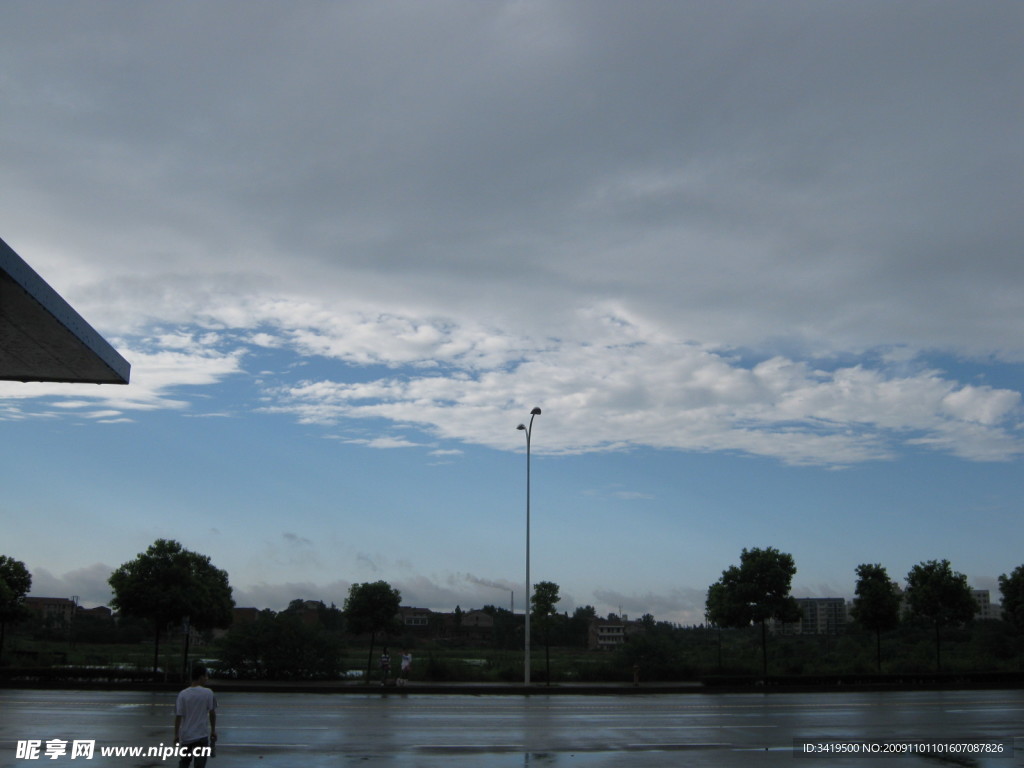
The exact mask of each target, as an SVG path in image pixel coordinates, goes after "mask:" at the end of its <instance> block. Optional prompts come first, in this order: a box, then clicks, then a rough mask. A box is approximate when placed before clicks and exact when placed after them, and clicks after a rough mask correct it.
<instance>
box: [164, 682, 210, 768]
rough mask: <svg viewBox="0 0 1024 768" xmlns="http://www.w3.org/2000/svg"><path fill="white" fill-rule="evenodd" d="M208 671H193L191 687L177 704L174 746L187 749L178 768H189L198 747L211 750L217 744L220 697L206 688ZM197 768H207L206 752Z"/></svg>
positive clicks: (200, 757) (175, 704)
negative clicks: (218, 702) (218, 700)
mask: <svg viewBox="0 0 1024 768" xmlns="http://www.w3.org/2000/svg"><path fill="white" fill-rule="evenodd" d="M208 682H210V678H209V676H208V674H207V672H206V667H204V666H202V665H200V664H196V665H195V666H194V667H192V684H191V685H190V686H189V687H188V688H186V689H185V690H183V691H182V692H181V693H179V694H178V698H177V700H176V701H175V702H174V743H175V744H179V745H181V746H182V747H184V748H185V749H186V750H187V751H186V752H185V756H184V757H182V758H181V759H180V760H179V761H178V768H189V766H190V765H191V764H192V753H193V752H194V751H195V749H196V748H197V747H212V746H213V744H214V742H215V741H216V740H217V697H216V696H214V695H213V691H211V690H210V689H209V688H207V687H206V684H207V683H208ZM195 761H196V763H195V768H206V750H203V754H202V755H197V756H196V758H195Z"/></svg>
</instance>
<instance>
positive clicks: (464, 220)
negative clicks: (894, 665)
mask: <svg viewBox="0 0 1024 768" xmlns="http://www.w3.org/2000/svg"><path fill="white" fill-rule="evenodd" d="M1022 31H1024V5H1021V4H1020V3H1019V2H1016V0H1013V1H1010V0H1007V1H1006V2H1000V1H998V0H995V1H991V2H989V1H984V2H978V3H966V2H944V1H942V0H939V1H938V2H936V1H935V0H927V2H924V1H920V2H919V1H918V0H904V2H900V3H892V2H889V0H883V1H879V2H875V1H874V0H859V1H858V2H856V3H849V2H839V1H838V0H837V1H835V2H832V1H830V0H824V2H823V1H822V0H813V1H812V0H808V1H807V2H803V1H798V0H779V1H778V2H772V3H764V2H760V1H757V2H743V1H741V0H738V1H737V2H730V3H706V2H686V1H684V0H680V1H678V2H663V1H661V0H658V1H654V0H638V1H637V2H629V3H622V2H609V1H606V0H586V2H583V1H582V0H581V1H574V0H567V1H559V2H541V1H537V0H515V1H509V2H498V1H497V0H495V1H493V2H491V1H487V0H485V1H484V2H480V1H479V0H465V1H458V2H456V1H449V0H430V2H419V1H416V2H413V1H411V0H410V1H408V2H402V1H396V2H388V1H385V2H377V1H376V0H374V1H373V2H369V1H368V2H358V1H357V2H323V1H322V0H317V1H312V0H290V1H289V2H287V3H286V2H266V3H258V4H252V3H249V2H241V1H238V2H235V1H227V0H213V2H184V3H138V2H134V1H133V2H124V1H123V0H112V1H111V2H105V3H93V2H75V1H74V0H73V1H72V2H67V3H62V4H60V5H59V6H56V7H55V6H53V5H50V4H40V3H36V2H32V1H31V0H10V1H9V2H5V3H3V4H2V5H0V179H2V180H3V183H2V184H0V237H2V238H3V239H4V240H5V241H6V242H7V243H8V244H9V245H10V246H11V247H12V248H13V249H14V250H15V251H16V252H17V253H18V254H19V255H20V256H21V257H22V258H23V259H25V261H26V262H28V263H29V264H30V265H31V266H32V267H33V268H34V269H35V270H36V271H37V272H38V273H39V274H40V275H41V276H42V277H43V278H44V279H45V280H46V281H47V282H48V283H49V284H50V285H51V286H52V287H53V288H54V289H55V290H57V291H58V292H59V293H60V294H61V295H62V296H63V297H64V298H65V299H66V300H67V301H68V302H69V303H70V304H71V305H72V306H73V307H75V309H76V310H77V311H78V312H79V313H80V314H81V315H82V316H83V317H84V318H85V319H86V320H87V321H88V322H89V323H90V324H91V325H92V326H93V327H94V328H96V329H97V330H98V331H99V332H100V333H101V334H103V336H104V337H105V338H106V339H107V340H108V341H110V342H111V344H113V345H114V347H115V348H116V349H117V350H118V351H119V352H120V353H121V354H122V355H123V356H124V357H125V358H126V359H127V360H128V361H129V362H130V363H131V365H132V375H131V383H130V384H129V385H128V386H114V385H102V386H96V385H73V384H39V383H18V382H0V434H2V435H3V439H2V440H0V487H2V489H3V491H2V493H0V526H2V532H3V533H2V539H0V554H5V555H7V556H9V557H13V558H15V559H18V560H21V561H23V562H24V563H25V564H26V566H27V567H28V568H29V570H30V571H31V572H32V576H33V588H32V592H31V594H33V595H38V596H50V597H68V596H72V595H74V596H77V597H78V598H79V599H80V601H81V602H82V603H83V604H85V605H98V604H104V603H106V602H107V601H109V600H110V598H111V593H110V589H109V586H108V585H107V578H108V577H109V575H110V573H111V572H112V571H113V570H114V569H115V568H117V567H118V566H119V565H121V564H123V563H125V562H128V561H130V560H132V559H134V558H135V557H136V556H137V555H138V554H139V553H140V552H143V551H145V549H146V548H147V547H148V546H150V545H151V544H152V543H153V542H154V541H155V540H157V539H158V538H169V539H174V540H177V541H179V542H181V544H182V545H183V546H185V547H186V548H188V549H191V550H193V551H196V552H199V553H201V554H205V555H207V556H209V557H210V559H211V561H212V563H213V564H214V565H215V566H217V567H218V568H222V569H224V570H226V571H227V572H228V575H229V579H230V583H231V585H232V587H233V590H234V599H235V601H236V604H238V605H239V606H255V607H259V608H272V609H274V610H279V609H282V608H284V607H285V606H286V605H287V604H288V602H289V601H290V600H292V599H297V598H301V599H312V600H323V601H324V602H325V603H327V604H331V603H335V604H337V605H338V606H341V605H342V604H343V602H344V599H345V597H346V595H347V594H348V590H349V587H350V586H351V585H352V584H353V583H363V582H369V581H377V580H385V581H387V582H389V583H390V584H391V585H392V586H394V587H396V588H398V589H399V590H400V591H401V593H402V602H403V604H405V605H411V606H417V607H422V608H431V609H434V610H439V611H452V610H454V609H455V607H456V606H460V607H461V608H462V609H463V610H468V609H470V608H475V607H481V606H484V605H488V604H493V605H497V606H502V607H513V608H515V610H517V611H521V610H522V608H523V606H524V604H525V599H524V598H525V591H526V586H525V556H526V469H527V462H526V440H525V435H524V432H522V431H519V430H517V429H516V427H517V425H518V424H520V423H522V422H526V421H528V420H529V414H530V411H531V409H532V408H534V407H540V408H541V409H542V411H543V412H542V414H541V415H539V416H537V417H536V418H535V420H534V422H533V429H532V433H531V453H530V471H531V475H530V477H531V495H530V504H531V533H530V558H531V580H532V581H533V582H537V581H541V580H544V581H553V582H555V583H556V584H558V585H559V587H560V594H561V603H560V604H559V608H561V609H563V610H566V611H568V612H570V613H571V612H572V611H573V610H575V608H577V607H580V606H585V605H592V606H594V607H595V608H596V609H597V611H598V613H600V614H602V615H603V614H605V613H608V612H615V613H625V614H627V615H629V616H631V617H639V616H640V615H642V614H645V613H651V614H653V615H654V616H655V618H656V619H659V620H664V621H673V622H678V623H681V624H694V623H699V622H701V621H702V620H703V610H704V599H705V596H706V591H707V587H708V585H710V584H712V583H714V582H715V581H717V580H718V578H719V577H720V576H721V574H722V571H723V570H724V569H726V568H728V567H729V566H731V565H734V564H737V563H738V562H739V557H740V553H741V551H742V550H743V549H744V548H754V547H761V548H763V547H775V548H777V549H779V550H781V551H783V552H787V553H790V554H792V556H793V558H794V560H795V562H796V566H797V573H796V575H795V577H794V579H793V594H794V595H795V596H797V597H812V596H818V597H835V596H842V597H852V595H853V591H854V585H855V581H856V576H855V569H856V567H857V565H859V564H861V563H880V564H882V565H883V566H885V567H886V568H887V569H888V571H889V574H890V576H891V577H892V578H894V579H895V580H896V581H899V582H902V581H904V579H905V577H906V574H907V572H908V571H909V570H910V569H911V567H912V566H914V565H915V564H917V563H920V562H923V561H927V560H933V559H948V560H949V561H950V562H951V564H952V566H953V568H954V570H956V571H959V572H961V573H964V574H966V576H967V578H968V581H969V582H970V584H971V585H972V586H974V587H976V588H982V589H990V590H992V594H993V598H995V597H997V596H998V592H997V579H998V576H999V575H1000V574H1004V573H1009V572H1010V571H1012V570H1013V569H1014V568H1016V567H1017V566H1018V565H1021V564H1022V563H1024V550H1022V549H1021V546H1020V542H1021V541H1022V539H1024V514H1022V512H1024V508H1022V507H1024V473H1022V471H1021V469H1022V463H1024V411H1022V400H1021V393H1022V391H1024V253H1022V243H1024V216H1021V210H1022V205H1021V203H1022V200H1024V142H1022V141H1021V126H1022V125H1024V47H1022V46H1021V45H1020V40H1021V33H1022Z"/></svg>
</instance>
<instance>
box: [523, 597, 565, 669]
mask: <svg viewBox="0 0 1024 768" xmlns="http://www.w3.org/2000/svg"><path fill="white" fill-rule="evenodd" d="M559 600H561V598H560V597H559V596H558V585H557V584H555V583H554V582H552V581H539V582H537V583H536V584H534V585H533V596H532V597H530V607H531V611H532V612H533V617H534V619H535V620H536V622H537V625H538V626H539V627H540V629H541V633H542V634H543V636H544V665H545V669H546V673H545V674H546V678H545V679H546V681H547V684H548V685H551V619H552V617H553V616H554V615H555V614H556V613H557V611H556V610H555V605H557V603H558V601H559Z"/></svg>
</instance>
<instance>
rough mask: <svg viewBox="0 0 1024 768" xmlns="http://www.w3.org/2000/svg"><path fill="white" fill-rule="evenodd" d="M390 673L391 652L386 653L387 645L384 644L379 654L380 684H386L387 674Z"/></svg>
mask: <svg viewBox="0 0 1024 768" xmlns="http://www.w3.org/2000/svg"><path fill="white" fill-rule="evenodd" d="M390 674H391V654H390V653H388V647H387V646H386V645H385V646H384V650H383V651H382V652H381V654H380V684H381V686H385V685H387V684H388V675H390Z"/></svg>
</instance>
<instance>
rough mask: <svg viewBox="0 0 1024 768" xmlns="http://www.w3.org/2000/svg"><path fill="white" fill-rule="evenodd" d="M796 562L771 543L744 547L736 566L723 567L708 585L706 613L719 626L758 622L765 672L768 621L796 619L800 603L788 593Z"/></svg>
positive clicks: (798, 617)
mask: <svg viewBox="0 0 1024 768" xmlns="http://www.w3.org/2000/svg"><path fill="white" fill-rule="evenodd" d="M795 573H796V564H795V563H794V562H793V556H792V555H789V554H786V553H784V552H780V551H779V550H777V549H775V548H774V547H768V548H766V549H758V548H755V549H749V550H748V549H744V550H743V552H742V553H740V564H739V566H735V565H731V566H729V567H728V568H727V569H725V570H724V571H722V578H721V579H719V580H718V581H717V582H715V583H714V584H712V585H711V586H710V587H709V588H708V597H707V603H706V608H707V615H708V617H709V619H710V620H711V621H712V622H714V623H715V624H717V625H719V626H722V627H735V628H737V629H741V628H743V627H748V626H750V624H751V623H754V624H760V625H761V668H762V671H763V674H764V676H765V677H767V676H768V621H769V620H770V619H774V620H776V621H782V622H791V621H799V619H800V606H799V605H798V604H797V602H796V600H795V599H794V598H792V597H791V596H790V594H789V589H790V584H791V583H792V581H793V575H794V574H795Z"/></svg>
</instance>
